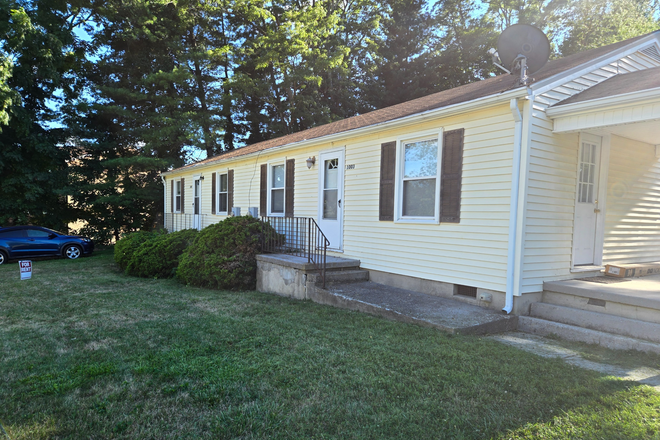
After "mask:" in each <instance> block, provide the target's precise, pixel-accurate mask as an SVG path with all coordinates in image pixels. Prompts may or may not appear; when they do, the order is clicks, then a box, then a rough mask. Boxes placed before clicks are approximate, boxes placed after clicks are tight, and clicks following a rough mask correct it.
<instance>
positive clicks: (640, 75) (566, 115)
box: [546, 67, 660, 144]
mask: <svg viewBox="0 0 660 440" xmlns="http://www.w3.org/2000/svg"><path fill="white" fill-rule="evenodd" d="M546 114H547V115H548V116H549V117H550V118H552V119H553V124H554V126H553V132H555V133H570V132H579V131H590V132H593V133H595V134H615V135H618V136H621V137H625V138H628V139H633V140H637V141H640V142H645V143H648V144H658V143H660V141H659V139H660V67H656V68H652V69H646V70H643V71H639V72H634V73H628V74H625V75H617V76H614V77H612V78H610V79H608V80H606V81H603V82H602V83H600V84H598V85H596V86H593V87H591V88H590V89H588V90H585V91H584V92H582V93H579V94H577V95H575V96H573V97H571V98H569V99H566V100H565V101H562V102H561V103H558V104H555V105H554V106H552V107H550V108H549V109H547V111H546Z"/></svg>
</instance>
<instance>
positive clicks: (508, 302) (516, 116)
mask: <svg viewBox="0 0 660 440" xmlns="http://www.w3.org/2000/svg"><path fill="white" fill-rule="evenodd" d="M509 108H510V109H511V114H512V115H513V121H514V122H515V125H514V135H513V165H512V166H511V206H510V211H509V248H508V252H507V262H506V292H505V295H506V296H505V301H504V308H503V309H502V310H503V311H505V312H506V313H507V314H509V313H511V311H512V310H513V278H514V276H515V270H514V269H515V266H514V265H515V261H516V259H515V250H516V232H517V231H516V228H517V226H518V221H517V219H518V194H519V187H520V158H521V157H520V156H521V151H522V127H523V124H522V115H521V114H520V109H519V108H518V99H516V98H513V99H512V100H511V101H510V104H509Z"/></svg>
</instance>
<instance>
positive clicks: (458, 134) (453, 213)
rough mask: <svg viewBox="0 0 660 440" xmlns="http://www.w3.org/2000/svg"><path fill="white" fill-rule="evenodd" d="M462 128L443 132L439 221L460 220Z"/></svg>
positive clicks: (452, 221) (453, 221)
mask: <svg viewBox="0 0 660 440" xmlns="http://www.w3.org/2000/svg"><path fill="white" fill-rule="evenodd" d="M464 132H465V130H464V129H463V128H461V129H458V130H451V131H447V132H445V133H444V141H443V145H442V175H441V178H440V179H441V180H440V221H441V222H447V223H460V221H461V179H462V176H463V135H464Z"/></svg>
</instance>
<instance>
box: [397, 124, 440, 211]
mask: <svg viewBox="0 0 660 440" xmlns="http://www.w3.org/2000/svg"><path fill="white" fill-rule="evenodd" d="M438 139H439V137H437V136H436V137H434V138H430V137H429V138H421V139H414V140H409V141H408V140H405V141H401V142H400V145H399V155H398V156H399V176H400V177H399V184H398V188H399V191H398V193H399V199H398V200H399V201H398V213H399V215H398V216H397V217H398V219H399V220H403V221H405V220H413V221H424V222H425V221H432V222H437V221H438V211H439V207H438V199H439V197H438V195H439V191H440V178H439V168H440V167H439V166H438V164H439V162H440V161H439V157H440V154H439V153H440V146H439V145H438V144H439V143H438Z"/></svg>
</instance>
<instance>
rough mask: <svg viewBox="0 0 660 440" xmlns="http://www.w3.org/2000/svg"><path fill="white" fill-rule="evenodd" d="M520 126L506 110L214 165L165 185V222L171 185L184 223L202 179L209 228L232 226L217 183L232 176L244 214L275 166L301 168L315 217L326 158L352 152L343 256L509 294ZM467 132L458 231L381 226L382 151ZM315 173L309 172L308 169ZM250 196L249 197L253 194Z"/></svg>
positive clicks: (301, 185)
mask: <svg viewBox="0 0 660 440" xmlns="http://www.w3.org/2000/svg"><path fill="white" fill-rule="evenodd" d="M513 127H514V124H513V118H512V116H511V113H510V111H509V108H508V103H507V105H501V106H497V107H492V108H489V109H484V110H482V111H478V112H471V113H470V114H463V115H460V116H458V115H457V116H452V117H448V118H443V119H432V120H426V121H424V122H423V123H419V124H416V125H410V126H407V127H405V128H400V129H396V130H388V129H387V128H386V127H384V128H383V130H382V131H380V132H378V133H377V134H375V135H371V136H361V137H348V136H347V137H346V139H343V140H341V141H338V142H334V143H323V142H320V143H318V144H317V145H314V146H312V147H307V148H300V149H290V150H286V151H281V152H277V151H275V152H269V151H268V150H266V151H263V152H261V153H260V154H259V156H258V157H257V155H250V156H246V157H240V158H236V159H233V160H228V161H227V162H224V163H220V164H209V165H206V166H203V167H200V168H198V169H195V170H186V172H185V173H180V174H172V175H168V176H167V184H166V185H165V189H166V191H167V195H166V198H165V200H166V204H167V206H166V209H165V213H166V218H167V215H170V214H169V213H170V207H169V203H170V201H171V197H170V195H169V191H170V187H169V180H171V179H178V178H180V177H185V179H186V191H187V192H186V196H185V200H186V204H187V205H188V206H186V213H189V212H190V213H192V206H191V203H192V185H193V180H194V176H195V175H199V174H202V175H203V176H204V178H205V179H204V181H203V184H202V197H203V201H204V202H203V204H202V213H203V214H204V223H203V226H206V225H208V224H211V223H214V222H217V221H220V220H222V219H224V218H225V216H218V215H213V214H212V213H211V212H210V209H211V202H210V197H211V180H210V179H211V173H213V172H224V171H226V170H227V169H230V168H231V169H234V206H237V207H241V213H242V214H247V208H248V207H250V206H259V179H260V175H259V169H258V168H259V166H260V165H261V164H263V163H267V162H270V161H276V160H277V161H283V160H284V159H285V156H286V158H288V159H290V158H294V159H295V191H294V193H295V199H294V214H295V216H296V217H312V218H315V219H316V218H317V216H318V176H319V175H318V173H319V170H320V164H319V161H318V159H319V155H320V152H322V151H324V150H331V149H337V148H345V164H346V165H355V168H354V169H349V170H345V171H344V200H343V206H344V233H343V253H337V254H335V255H338V256H344V257H348V258H357V259H360V260H361V262H362V267H363V268H366V269H375V270H379V271H385V272H390V273H396V274H402V275H408V276H413V277H419V278H424V279H429V280H436V281H444V282H449V283H457V284H464V285H469V286H474V287H481V288H488V289H492V290H499V291H504V289H505V284H506V280H505V276H506V253H507V243H508V224H509V203H510V197H511V166H512V156H513ZM441 128H442V129H444V130H445V131H448V130H453V129H458V128H464V129H465V140H464V160H463V180H462V203H461V222H460V223H459V224H453V223H440V224H413V223H395V222H385V221H379V220H378V194H379V179H380V151H381V143H383V142H389V141H393V140H396V139H398V138H402V137H409V136H414V135H415V134H416V133H421V132H425V131H429V130H431V131H436V130H438V131H439V129H441ZM310 156H316V158H317V163H316V165H315V166H314V167H313V168H312V169H311V170H310V169H307V165H306V162H305V161H306V159H307V158H308V157H310ZM250 188H251V189H250Z"/></svg>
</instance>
